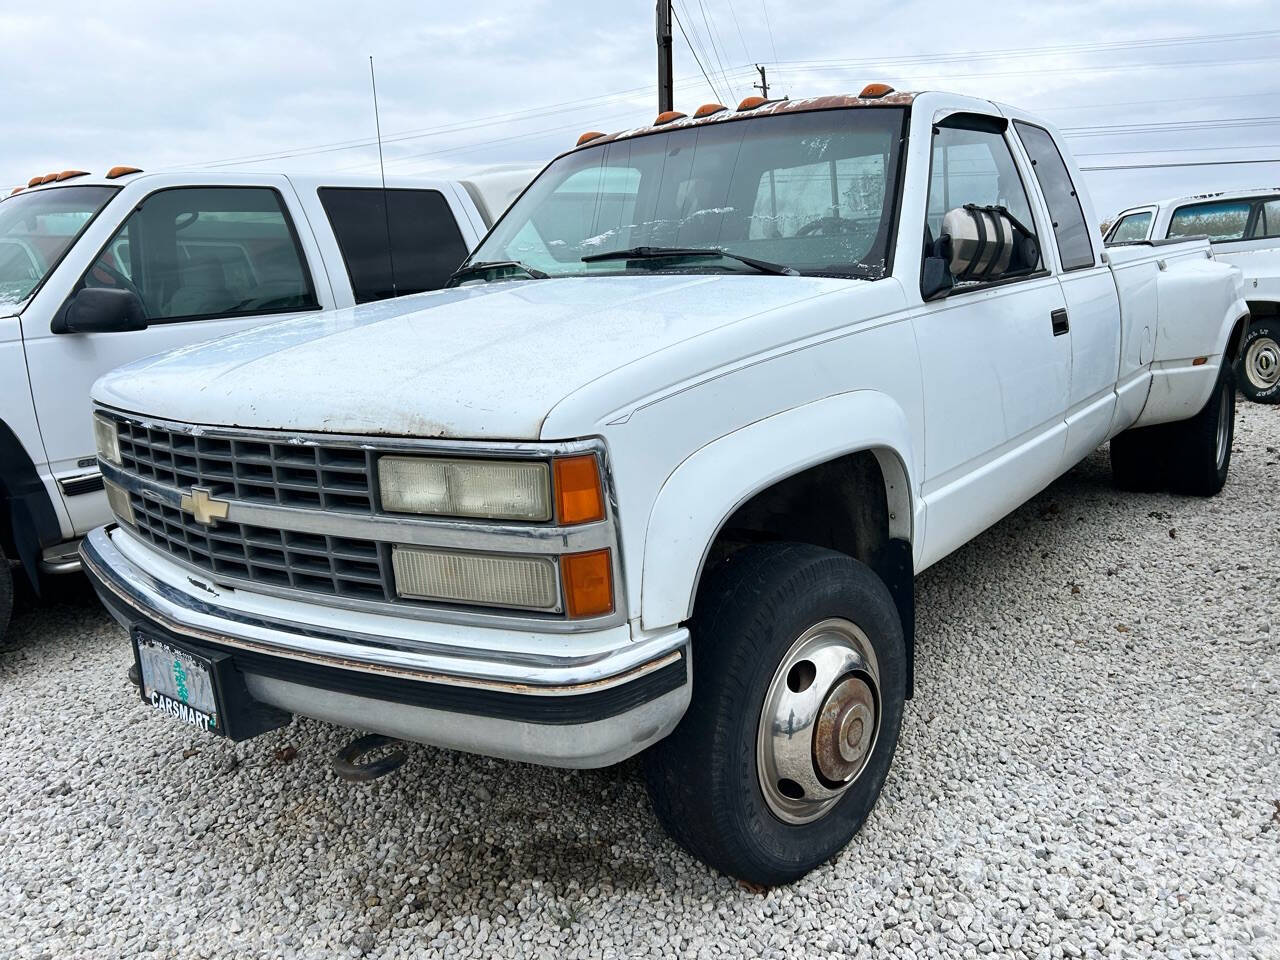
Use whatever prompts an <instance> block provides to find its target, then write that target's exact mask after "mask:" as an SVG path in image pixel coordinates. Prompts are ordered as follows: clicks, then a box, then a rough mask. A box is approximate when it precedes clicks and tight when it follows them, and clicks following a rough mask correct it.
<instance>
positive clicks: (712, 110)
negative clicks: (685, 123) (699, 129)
mask: <svg viewBox="0 0 1280 960" xmlns="http://www.w3.org/2000/svg"><path fill="white" fill-rule="evenodd" d="M728 109H729V108H728V107H726V106H725V105H724V104H723V103H704V104H703V105H702V106H700V107H699V108H698V109H697V110H695V111H693V119H695V120H701V119H702V118H703V117H710V116H712V115H714V114H717V113H723V112H724V111H725V110H728Z"/></svg>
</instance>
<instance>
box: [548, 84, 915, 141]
mask: <svg viewBox="0 0 1280 960" xmlns="http://www.w3.org/2000/svg"><path fill="white" fill-rule="evenodd" d="M915 98H916V94H914V93H909V92H901V93H900V92H897V91H895V92H893V93H886V94H884V95H882V96H878V97H862V96H854V95H853V94H847V93H845V94H836V95H834V96H829V97H804V98H801V99H797V100H767V101H766V100H764V99H763V98H761V97H747V98H746V100H743V101H742V103H740V104H739V105H738V109H737V110H717V111H716V112H714V113H708V114H705V115H703V116H699V115H698V114H695V115H694V116H692V117H685V116H681V115H678V118H673V119H666V120H663V119H662V118H659V120H658V121H655V126H643V127H634V128H632V129H630V130H620V131H618V132H617V133H607V134H604V135H603V136H599V137H595V138H593V139H592V140H591V141H590V142H589V143H585V144H579V145H578V147H575V148H574V149H582V148H583V147H586V146H592V147H594V146H597V145H599V144H602V143H613V142H614V141H616V140H628V139H631V138H633V137H644V136H650V135H652V134H655V133H665V132H667V131H669V130H682V129H684V128H686V127H698V126H704V125H707V124H712V123H732V122H734V121H735V120H746V119H751V118H755V117H771V116H774V115H776V114H780V113H806V112H808V111H811V110H845V109H849V108H855V107H868V108H875V107H908V106H910V105H911V103H912V102H913V101H914V100H915ZM756 100H759V101H760V103H754V102H753V101H756ZM701 112H702V111H701V110H699V111H698V113H701ZM671 113H676V111H674V110H673V111H671ZM668 116H669V114H663V115H662V117H664V118H665V117H668Z"/></svg>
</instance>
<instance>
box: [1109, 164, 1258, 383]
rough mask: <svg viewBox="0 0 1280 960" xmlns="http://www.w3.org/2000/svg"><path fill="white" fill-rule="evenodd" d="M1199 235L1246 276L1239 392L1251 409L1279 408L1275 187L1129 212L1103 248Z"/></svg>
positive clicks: (1182, 199)
mask: <svg viewBox="0 0 1280 960" xmlns="http://www.w3.org/2000/svg"><path fill="white" fill-rule="evenodd" d="M1192 236H1204V237H1208V238H1209V242H1210V243H1212V244H1213V255H1214V256H1215V257H1216V258H1217V259H1219V260H1225V261H1226V262H1228V263H1233V264H1235V265H1236V266H1237V267H1239V268H1240V269H1241V271H1242V272H1243V273H1244V287H1245V302H1246V303H1248V305H1249V313H1250V315H1251V319H1250V323H1249V329H1248V332H1246V334H1245V344H1244V349H1243V350H1241V351H1240V357H1239V359H1238V360H1237V361H1236V375H1237V379H1238V381H1239V384H1240V389H1241V391H1242V392H1243V393H1244V395H1245V396H1246V397H1248V398H1249V399H1250V400H1253V401H1254V402H1255V403H1280V188H1277V187H1272V188H1269V189H1268V188H1262V189H1257V190H1236V191H1231V192H1223V193H1204V194H1200V195H1199V196H1194V197H1179V198H1177V199H1175V200H1162V201H1160V202H1159V203H1152V204H1147V205H1145V206H1141V207H1131V208H1130V209H1128V210H1125V211H1123V212H1121V213H1120V214H1119V215H1118V216H1117V217H1116V219H1115V222H1114V223H1113V224H1112V226H1111V229H1110V230H1109V231H1107V240H1106V242H1107V246H1109V247H1114V246H1123V245H1130V244H1150V243H1153V242H1157V241H1165V240H1179V239H1182V238H1185V237H1192Z"/></svg>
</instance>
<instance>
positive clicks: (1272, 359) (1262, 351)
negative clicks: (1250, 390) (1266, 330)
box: [1244, 337, 1280, 390]
mask: <svg viewBox="0 0 1280 960" xmlns="http://www.w3.org/2000/svg"><path fill="white" fill-rule="evenodd" d="M1244 375H1245V376H1246V377H1248V378H1249V382H1250V383H1252V384H1253V385H1254V387H1256V388H1257V389H1259V390H1270V389H1271V388H1272V387H1274V386H1275V385H1276V383H1278V382H1280V343H1276V341H1274V340H1272V339H1271V338H1270V337H1258V339H1256V340H1254V341H1253V342H1252V343H1251V344H1249V348H1248V349H1247V350H1245V354H1244Z"/></svg>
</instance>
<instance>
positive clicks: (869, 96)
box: [858, 83, 893, 100]
mask: <svg viewBox="0 0 1280 960" xmlns="http://www.w3.org/2000/svg"><path fill="white" fill-rule="evenodd" d="M891 93H893V87H891V86H889V85H888V84H887V83H868V84H867V85H866V86H865V87H863V88H862V92H861V93H860V94H858V96H859V97H861V98H862V99H863V100H878V99H880V98H881V97H887V96H888V95H889V94H891Z"/></svg>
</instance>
